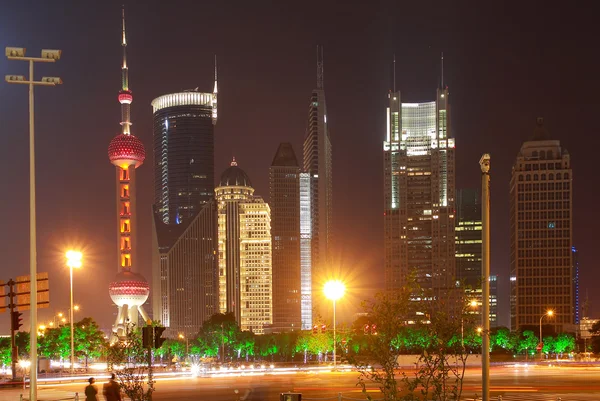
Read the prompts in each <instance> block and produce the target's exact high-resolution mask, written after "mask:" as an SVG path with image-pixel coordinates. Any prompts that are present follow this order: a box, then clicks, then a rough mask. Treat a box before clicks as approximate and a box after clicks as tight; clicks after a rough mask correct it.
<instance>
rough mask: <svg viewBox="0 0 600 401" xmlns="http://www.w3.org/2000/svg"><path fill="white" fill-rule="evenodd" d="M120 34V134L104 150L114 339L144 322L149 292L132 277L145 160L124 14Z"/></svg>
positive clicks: (136, 276) (143, 281)
mask: <svg viewBox="0 0 600 401" xmlns="http://www.w3.org/2000/svg"><path fill="white" fill-rule="evenodd" d="M122 22H123V31H122V37H121V46H122V48H123V61H122V64H121V90H120V91H119V103H121V134H119V135H117V136H116V137H114V138H113V139H112V141H111V142H110V145H109V146H108V158H109V160H110V162H111V163H112V164H113V165H114V166H115V170H116V187H117V190H116V206H117V225H116V229H117V238H118V240H117V266H119V267H118V268H117V271H118V273H117V276H116V278H115V280H114V281H113V282H112V283H111V284H110V287H109V294H110V297H111V299H112V300H113V302H114V303H115V304H116V305H117V307H118V313H117V319H116V320H115V323H114V325H113V332H114V333H115V334H116V335H117V336H123V335H125V333H126V326H127V325H128V324H137V322H138V311H139V313H140V314H141V315H142V318H143V319H144V320H148V315H147V314H146V313H145V311H144V309H143V308H142V305H143V304H144V302H146V300H147V299H148V295H149V293H150V288H149V286H148V282H147V281H146V279H145V278H144V277H142V275H140V274H139V273H135V272H134V271H133V270H134V268H135V267H136V264H135V263H136V261H137V255H136V252H137V224H136V220H137V210H136V204H137V202H136V179H135V170H136V168H138V167H139V166H141V165H142V163H143V162H144V159H145V158H146V151H145V150H144V145H143V144H142V142H141V141H140V140H139V139H138V138H137V137H135V136H133V135H132V134H131V112H130V107H131V102H132V101H133V95H132V93H131V90H130V89H129V70H128V68H127V39H126V36H125V10H123V21H122Z"/></svg>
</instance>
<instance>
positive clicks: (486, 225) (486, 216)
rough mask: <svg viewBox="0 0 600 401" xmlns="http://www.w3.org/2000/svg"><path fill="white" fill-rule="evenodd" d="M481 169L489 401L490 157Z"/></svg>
mask: <svg viewBox="0 0 600 401" xmlns="http://www.w3.org/2000/svg"><path fill="white" fill-rule="evenodd" d="M479 166H480V167H481V198H482V199H481V206H482V208H481V239H482V243H481V286H482V289H481V295H482V297H481V298H482V306H483V308H482V312H483V313H482V315H483V316H481V323H482V326H483V327H482V338H481V382H482V386H481V393H482V399H483V401H490V155H489V154H487V153H486V154H484V155H483V156H481V159H480V160H479Z"/></svg>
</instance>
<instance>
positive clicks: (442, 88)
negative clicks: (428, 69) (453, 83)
mask: <svg viewBox="0 0 600 401" xmlns="http://www.w3.org/2000/svg"><path fill="white" fill-rule="evenodd" d="M442 89H444V52H442Z"/></svg>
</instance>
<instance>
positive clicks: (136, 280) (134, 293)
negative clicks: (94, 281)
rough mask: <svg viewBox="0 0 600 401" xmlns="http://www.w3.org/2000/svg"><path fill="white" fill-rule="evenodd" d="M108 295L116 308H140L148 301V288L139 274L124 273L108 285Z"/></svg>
mask: <svg viewBox="0 0 600 401" xmlns="http://www.w3.org/2000/svg"><path fill="white" fill-rule="evenodd" d="M108 293H109V294H110V298H111V299H112V301H113V302H114V303H115V304H116V305H117V306H123V305H128V306H140V305H143V304H144V302H146V300H147V299H148V295H150V286H149V285H148V282H147V281H146V279H145V278H144V277H143V276H142V275H141V274H137V273H133V272H130V271H125V272H121V273H119V274H117V277H115V281H113V282H112V283H110V286H109V288H108Z"/></svg>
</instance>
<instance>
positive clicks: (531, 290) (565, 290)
mask: <svg viewBox="0 0 600 401" xmlns="http://www.w3.org/2000/svg"><path fill="white" fill-rule="evenodd" d="M570 291H571V290H570V287H523V288H519V291H518V293H519V295H520V296H523V295H569V294H570V293H571V292H570Z"/></svg>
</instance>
